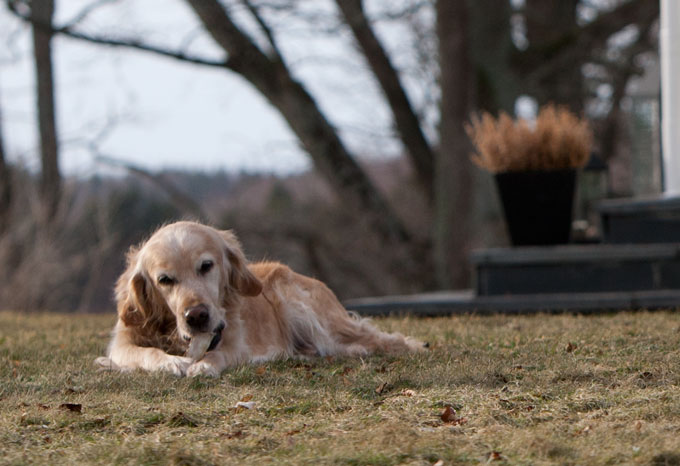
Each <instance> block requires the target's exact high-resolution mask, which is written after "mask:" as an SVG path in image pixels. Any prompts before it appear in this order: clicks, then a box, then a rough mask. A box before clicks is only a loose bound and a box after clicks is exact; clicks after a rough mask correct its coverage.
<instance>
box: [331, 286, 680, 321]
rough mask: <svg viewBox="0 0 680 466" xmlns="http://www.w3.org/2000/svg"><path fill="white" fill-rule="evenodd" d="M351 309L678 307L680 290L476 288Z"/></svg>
mask: <svg viewBox="0 0 680 466" xmlns="http://www.w3.org/2000/svg"><path fill="white" fill-rule="evenodd" d="M343 304H344V305H345V307H346V308H347V309H348V310H351V311H356V312H357V313H358V314H360V315H363V316H387V315H404V314H412V315H415V316H418V317H440V316H448V315H456V314H469V313H475V314H494V313H504V314H530V313H541V312H546V313H561V312H578V313H584V314H591V313H603V312H615V311H636V310H660V309H677V308H678V307H680V290H656V291H640V292H615V293H546V294H529V295H514V296H476V295H475V293H474V291H473V290H464V291H448V292H439V293H427V294H415V295H406V296H383V297H375V298H361V299H352V300H347V301H345V302H344V303H343Z"/></svg>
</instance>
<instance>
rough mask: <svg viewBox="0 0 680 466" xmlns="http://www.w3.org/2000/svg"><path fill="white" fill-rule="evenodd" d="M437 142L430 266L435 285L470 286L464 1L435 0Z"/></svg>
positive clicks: (468, 84) (468, 80)
mask: <svg viewBox="0 0 680 466" xmlns="http://www.w3.org/2000/svg"><path fill="white" fill-rule="evenodd" d="M436 8H437V37H438V38H439V60H440V69H441V71H440V73H441V75H440V83H441V90H442V100H441V122H440V128H439V133H440V135H441V136H440V138H441V139H440V140H441V147H440V148H439V152H438V154H437V159H436V165H435V225H434V231H433V236H434V241H433V243H434V249H433V252H434V263H435V267H436V273H437V281H438V284H439V286H440V287H442V288H448V287H451V286H454V287H463V286H466V285H467V284H468V282H469V272H468V265H467V264H468V259H467V248H468V246H469V239H470V238H469V236H470V232H469V225H470V221H471V217H472V215H471V214H472V187H473V180H472V164H471V162H470V157H469V154H470V147H469V142H468V139H467V136H466V134H465V130H464V128H463V124H464V123H465V121H466V120H467V119H468V118H469V112H470V109H471V105H470V95H471V94H472V92H471V74H472V73H471V67H470V59H469V51H468V21H469V14H468V8H467V3H466V0H437V4H436Z"/></svg>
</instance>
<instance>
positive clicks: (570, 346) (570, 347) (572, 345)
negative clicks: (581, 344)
mask: <svg viewBox="0 0 680 466" xmlns="http://www.w3.org/2000/svg"><path fill="white" fill-rule="evenodd" d="M576 348H578V346H576V343H572V342H569V344H568V345H567V347H566V348H565V349H564V350H565V351H566V352H567V353H572V352H573V351H574V350H575V349H576Z"/></svg>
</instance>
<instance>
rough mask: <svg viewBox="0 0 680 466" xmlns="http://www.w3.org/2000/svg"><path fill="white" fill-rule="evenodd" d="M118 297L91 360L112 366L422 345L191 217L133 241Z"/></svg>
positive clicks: (217, 364) (198, 363)
mask: <svg viewBox="0 0 680 466" xmlns="http://www.w3.org/2000/svg"><path fill="white" fill-rule="evenodd" d="M115 298H116V301H117V308H118V309H117V310H118V321H117V323H116V326H115V328H114V330H113V338H112V340H111V343H110V345H109V348H108V356H107V357H102V358H98V359H97V361H96V362H97V364H99V365H100V366H103V367H107V368H111V369H117V370H131V369H144V370H148V371H158V370H161V371H169V372H172V373H173V374H176V375H180V376H181V375H188V376H196V375H209V376H218V375H219V374H220V373H221V372H222V371H223V370H224V369H226V368H228V367H232V366H235V365H238V364H244V363H249V362H259V361H268V360H271V359H275V358H286V357H311V356H315V355H319V356H328V355H337V356H357V355H365V354H368V353H372V352H385V353H398V352H406V351H417V350H420V349H422V348H423V344H422V343H421V342H418V341H416V340H413V339H411V338H407V337H404V336H403V335H401V334H396V333H394V334H389V333H385V332H382V331H380V330H378V329H377V328H375V327H374V326H373V325H371V324H370V323H369V322H368V321H367V320H366V319H360V318H358V317H355V316H353V315H351V314H350V313H348V312H347V310H345V308H344V307H343V306H342V305H341V304H340V302H339V301H338V299H337V298H336V297H335V295H334V294H333V292H332V291H330V290H329V289H328V288H327V287H326V286H325V285H324V284H323V283H321V282H319V281H318V280H314V279H312V278H309V277H305V276H302V275H299V274H297V273H295V272H293V271H292V270H291V269H290V268H288V267H286V266H285V265H282V264H279V263H276V262H260V263H252V264H249V263H248V262H247V261H246V258H245V256H244V254H243V252H242V250H241V246H240V244H239V241H238V240H237V239H236V236H235V235H234V234H233V233H232V232H231V231H218V230H216V229H214V228H211V227H209V226H205V225H202V224H199V223H194V222H177V223H173V224H170V225H166V226H164V227H162V228H160V229H159V230H158V231H156V232H155V233H154V234H153V235H152V236H151V237H150V238H149V239H148V241H146V242H145V243H144V244H142V245H141V246H140V247H133V248H131V250H130V252H129V253H128V257H127V269H126V270H125V272H124V273H123V274H122V275H121V277H120V278H119V279H118V282H117V284H116V289H115ZM192 346H193V348H192ZM192 352H193V354H192Z"/></svg>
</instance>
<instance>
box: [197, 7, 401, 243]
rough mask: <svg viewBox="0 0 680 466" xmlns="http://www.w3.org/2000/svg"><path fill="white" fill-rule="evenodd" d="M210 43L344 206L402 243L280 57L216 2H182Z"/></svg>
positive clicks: (378, 199) (388, 214) (386, 211)
mask: <svg viewBox="0 0 680 466" xmlns="http://www.w3.org/2000/svg"><path fill="white" fill-rule="evenodd" d="M187 3H188V4H189V6H190V7H191V8H192V9H193V10H194V12H195V13H196V14H197V15H198V17H199V19H200V20H201V21H202V22H203V25H204V26H205V28H206V30H207V31H208V33H209V34H210V35H211V36H212V37H213V39H214V40H215V42H217V44H218V45H219V46H220V47H222V49H224V51H225V52H227V53H228V55H229V65H230V69H232V70H233V71H235V72H237V73H239V74H240V75H242V76H243V77H244V78H246V79H247V80H248V81H249V82H250V83H252V84H253V85H254V86H255V87H256V88H257V89H258V90H259V91H260V92H261V93H262V94H263V95H264V96H265V97H266V98H267V99H268V100H269V102H271V104H272V105H274V107H276V108H277V109H278V110H279V111H280V112H281V114H282V115H283V117H284V118H285V119H286V121H287V122H288V124H289V125H290V127H291V129H292V130H293V132H294V133H295V134H296V136H297V137H298V138H299V139H300V141H301V143H302V145H303V146H304V148H305V149H306V151H307V152H308V154H309V155H310V157H311V158H312V161H313V162H314V165H315V167H316V168H317V170H318V171H319V172H320V173H321V174H322V175H323V176H324V177H325V178H326V179H327V180H328V181H329V182H330V183H331V185H332V186H333V187H334V188H335V189H336V192H338V193H339V194H340V198H341V199H342V200H343V202H344V203H345V204H346V206H347V207H349V208H352V209H358V210H362V211H364V212H365V213H366V214H367V215H368V216H369V218H370V223H371V225H372V226H373V228H374V229H375V230H376V231H377V232H378V234H379V235H380V237H381V238H382V239H383V240H385V241H387V242H389V243H390V244H408V243H410V242H411V236H410V234H409V233H408V231H407V230H406V228H405V227H404V225H403V224H402V222H401V221H400V220H399V218H398V217H397V216H396V214H395V213H394V212H393V210H392V209H391V207H390V206H389V205H388V204H387V202H386V201H385V199H384V198H383V196H382V195H381V194H380V192H378V191H377V189H376V188H375V186H374V185H373V183H372V182H371V181H370V179H369V178H368V177H367V176H366V174H365V173H364V171H363V170H362V169H361V167H360V166H359V165H358V164H357V163H356V161H355V160H354V159H353V158H352V156H351V155H350V154H349V152H348V151H347V149H346V148H345V146H344V145H343V144H342V141H341V140H340V138H339V137H338V135H337V132H336V131H335V128H333V127H332V126H331V124H330V123H329V122H328V120H327V119H326V117H325V116H324V115H323V114H322V113H321V110H320V109H319V107H318V105H317V104H316V102H315V101H314V99H313V98H312V96H311V95H310V94H309V93H308V92H307V91H306V90H305V88H304V87H303V86H302V84H300V83H299V82H298V81H296V80H295V79H294V78H293V77H292V75H291V73H290V71H289V70H288V68H287V67H286V65H285V64H284V62H283V60H282V58H281V57H280V56H279V55H278V54H277V53H276V51H274V53H273V56H271V57H270V56H267V55H265V53H264V52H262V51H261V50H260V49H259V48H258V47H257V46H256V45H255V44H254V43H253V42H252V41H251V40H250V38H248V37H247V36H246V35H245V34H243V32H242V31H241V30H239V29H238V27H237V26H236V25H235V24H234V23H233V21H232V20H231V18H230V17H229V15H228V13H227V11H226V10H225V9H224V7H223V6H222V5H221V4H220V3H219V2H218V1H216V0H187Z"/></svg>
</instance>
